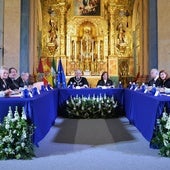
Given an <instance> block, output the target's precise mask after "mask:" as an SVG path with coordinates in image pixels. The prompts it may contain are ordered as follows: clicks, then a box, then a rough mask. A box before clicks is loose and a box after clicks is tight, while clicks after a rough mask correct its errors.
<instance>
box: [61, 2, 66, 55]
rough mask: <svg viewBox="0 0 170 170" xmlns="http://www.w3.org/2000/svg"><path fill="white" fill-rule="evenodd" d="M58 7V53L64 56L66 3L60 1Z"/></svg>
mask: <svg viewBox="0 0 170 170" xmlns="http://www.w3.org/2000/svg"><path fill="white" fill-rule="evenodd" d="M59 7H60V8H59V9H60V14H61V17H60V55H61V56H65V52H66V49H65V47H66V41H65V33H66V27H65V21H66V20H65V16H66V9H67V8H66V3H65V2H62V3H60V4H59Z"/></svg>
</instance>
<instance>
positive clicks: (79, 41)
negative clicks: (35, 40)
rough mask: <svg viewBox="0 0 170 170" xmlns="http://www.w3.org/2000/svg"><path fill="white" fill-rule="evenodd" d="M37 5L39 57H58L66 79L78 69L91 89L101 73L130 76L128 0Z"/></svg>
mask: <svg viewBox="0 0 170 170" xmlns="http://www.w3.org/2000/svg"><path fill="white" fill-rule="evenodd" d="M41 2H42V9H43V10H42V11H43V31H42V56H45V57H49V58H52V57H55V59H56V61H57V60H58V59H59V58H60V57H61V59H62V62H63V65H64V68H65V73H66V76H67V77H68V78H69V76H73V75H74V71H75V70H76V69H80V70H82V71H83V74H84V76H88V77H87V78H88V79H90V81H91V82H90V83H91V86H95V83H96V81H97V79H99V78H100V75H101V73H102V72H103V71H108V73H109V75H110V76H111V77H119V79H121V78H124V77H128V76H129V77H130V76H133V58H132V36H131V14H132V6H133V4H132V2H131V1H130V0H129V1H127V0H126V1H125V0H121V1H120V2H118V1H115V0H108V1H100V0H95V1H94V0H88V1H85V0H84V1H80V0H73V1H66V0H57V1H54V0H44V1H41ZM130 2H131V3H130ZM122 80H123V79H122Z"/></svg>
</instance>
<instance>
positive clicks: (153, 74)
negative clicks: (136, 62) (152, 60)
mask: <svg viewBox="0 0 170 170" xmlns="http://www.w3.org/2000/svg"><path fill="white" fill-rule="evenodd" d="M150 77H151V80H150V81H149V82H148V86H153V84H155V87H159V86H161V80H160V78H159V71H158V70H157V69H155V68H153V69H151V71H150Z"/></svg>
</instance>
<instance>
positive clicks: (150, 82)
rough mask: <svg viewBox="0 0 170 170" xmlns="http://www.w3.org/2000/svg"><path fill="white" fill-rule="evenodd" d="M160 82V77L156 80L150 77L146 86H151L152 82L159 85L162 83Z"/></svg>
mask: <svg viewBox="0 0 170 170" xmlns="http://www.w3.org/2000/svg"><path fill="white" fill-rule="evenodd" d="M161 82H162V81H161V79H160V78H158V79H157V80H156V81H155V80H154V79H152V80H150V81H149V82H148V86H153V84H155V86H156V87H159V86H161V84H162V83H161Z"/></svg>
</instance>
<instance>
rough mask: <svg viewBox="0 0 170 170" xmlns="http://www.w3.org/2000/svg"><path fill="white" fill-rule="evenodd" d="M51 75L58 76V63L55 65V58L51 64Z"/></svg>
mask: <svg viewBox="0 0 170 170" xmlns="http://www.w3.org/2000/svg"><path fill="white" fill-rule="evenodd" d="M51 73H52V75H53V76H55V74H56V63H55V60H54V57H53V61H52V64H51Z"/></svg>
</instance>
